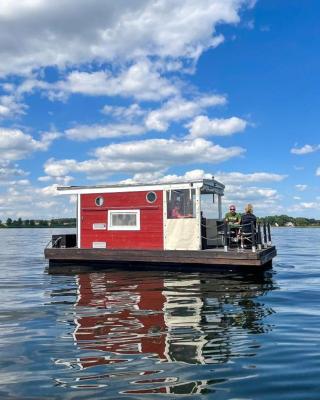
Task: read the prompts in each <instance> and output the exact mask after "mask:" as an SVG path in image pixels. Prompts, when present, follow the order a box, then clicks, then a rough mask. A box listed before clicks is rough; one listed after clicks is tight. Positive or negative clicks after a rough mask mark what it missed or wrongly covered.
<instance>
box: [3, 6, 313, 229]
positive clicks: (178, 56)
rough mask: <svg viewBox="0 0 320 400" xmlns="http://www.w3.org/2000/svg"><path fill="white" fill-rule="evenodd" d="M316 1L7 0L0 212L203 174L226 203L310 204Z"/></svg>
mask: <svg viewBox="0 0 320 400" xmlns="http://www.w3.org/2000/svg"><path fill="white" fill-rule="evenodd" d="M319 13H320V3H319V1H317V0H305V1H301V0H281V1H279V0H257V1H254V0H197V1H194V0H130V1H128V0H117V1H113V0H90V1H87V0H56V1H54V2H53V1H51V0H2V1H1V3H0V60H1V62H0V156H1V157H0V219H1V220H2V221H5V220H6V219H7V218H8V217H10V218H14V219H16V218H19V217H20V218H23V219H27V218H35V219H36V218H58V217H73V216H75V201H74V198H72V197H68V196H61V195H59V194H58V192H57V190H56V188H57V186H64V185H95V184H110V183H119V182H120V183H135V182H139V183H140V182H142V183H147V182H170V181H180V180H189V179H196V178H202V177H211V176H214V177H215V178H216V179H218V180H219V181H221V182H222V183H224V184H225V185H226V190H225V196H224V200H223V205H224V211H226V210H227V208H228V205H229V204H235V205H236V206H237V209H238V211H242V210H243V209H244V206H245V204H247V203H252V204H253V206H254V212H255V214H256V215H257V216H265V215H275V214H278V215H279V214H287V215H290V216H295V217H297V216H302V217H308V218H318V219H319V218H320V211H319V210H320V185H319V184H320V136H319V127H318V124H319V106H320V101H319V88H320V74H319V71H320V52H319V47H320V41H319V38H320V25H319V21H318V15H320V14H319Z"/></svg>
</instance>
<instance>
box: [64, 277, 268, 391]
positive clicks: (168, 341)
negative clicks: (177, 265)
mask: <svg viewBox="0 0 320 400" xmlns="http://www.w3.org/2000/svg"><path fill="white" fill-rule="evenodd" d="M77 285H78V297H77V301H76V304H75V329H74V332H73V337H74V341H75V344H76V345H77V348H78V350H79V357H78V358H77V360H76V364H77V369H78V376H77V378H76V379H75V380H76V381H77V383H75V382H73V384H75V385H77V384H78V385H80V386H81V383H82V384H83V385H85V381H87V384H88V385H93V386H94V385H95V384H97V386H98V387H102V386H103V385H104V384H105V385H106V386H108V387H110V386H111V387H112V385H114V387H113V389H114V390H115V391H116V392H117V393H119V392H121V393H127V394H129V393H136V394H143V393H144V394H148V393H159V394H160V393H167V394H168V393H172V394H191V393H207V392H208V391H212V390H214V386H215V384H218V383H221V382H223V381H224V380H225V379H220V380H219V379H216V380H215V379H214V373H213V372H212V371H213V369H212V366H213V365H215V366H219V365H221V364H224V363H226V362H227V361H229V360H231V359H234V358H236V357H252V356H254V355H255V354H256V353H257V352H258V351H259V343H257V341H256V340H255V338H256V335H255V336H252V335H251V334H260V333H264V332H266V331H267V330H269V329H270V327H269V326H268V324H267V321H265V319H266V317H267V316H268V315H269V314H270V313H272V312H273V311H272V310H271V309H268V308H266V307H265V306H264V305H263V303H262V300H261V296H263V295H265V294H266V293H267V292H268V291H269V290H271V289H272V288H273V283H272V279H271V277H270V276H269V277H266V276H260V277H257V276H256V275H252V276H236V275H229V276H228V275H225V274H221V275H219V274H214V275H212V274H207V273H200V272H199V273H192V274H183V273H171V274H164V273H159V272H157V273H154V272H150V273H149V272H141V271H140V272H135V273H133V272H125V271H116V272H114V271H110V272H106V273H90V274H80V275H78V276H77ZM258 297H259V298H260V299H258ZM250 362H251V361H250ZM57 363H61V364H63V361H62V360H58V361H57ZM83 371H86V372H88V371H90V373H87V374H84V375H83V376H81V373H82V372H83ZM190 377H192V378H190ZM88 385H85V387H88Z"/></svg>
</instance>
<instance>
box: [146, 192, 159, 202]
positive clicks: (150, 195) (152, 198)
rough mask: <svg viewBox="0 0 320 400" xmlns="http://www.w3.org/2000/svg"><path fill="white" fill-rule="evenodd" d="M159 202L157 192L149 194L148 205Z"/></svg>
mask: <svg viewBox="0 0 320 400" xmlns="http://www.w3.org/2000/svg"><path fill="white" fill-rule="evenodd" d="M156 200H157V195H156V194H155V192H149V193H148V194H147V202H148V203H154V202H155V201H156Z"/></svg>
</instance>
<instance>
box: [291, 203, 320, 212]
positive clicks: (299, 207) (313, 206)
mask: <svg viewBox="0 0 320 400" xmlns="http://www.w3.org/2000/svg"><path fill="white" fill-rule="evenodd" d="M319 207H320V202H315V201H310V202H300V203H298V204H295V205H293V206H292V207H290V208H289V211H294V212H296V211H302V212H303V211H306V210H317V209H319Z"/></svg>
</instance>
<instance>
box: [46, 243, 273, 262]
mask: <svg viewBox="0 0 320 400" xmlns="http://www.w3.org/2000/svg"><path fill="white" fill-rule="evenodd" d="M276 255H277V253H276V248H275V247H274V246H269V247H267V248H264V249H261V250H257V251H256V252H252V250H251V249H244V250H243V251H239V249H237V248H228V251H227V252H225V251H224V249H223V248H214V249H206V250H111V249H79V248H47V249H45V257H46V258H47V259H48V260H49V264H50V265H59V264H60V265H62V264H65V263H68V264H70V263H75V264H77V263H78V264H79V263H87V264H88V263H104V264H108V263H116V262H118V263H147V264H167V265H168V264H170V265H184V264H186V265H208V266H210V265H211V266H214V265H216V266H263V265H265V264H267V263H270V262H272V259H273V258H274V257H275V256H276Z"/></svg>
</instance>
